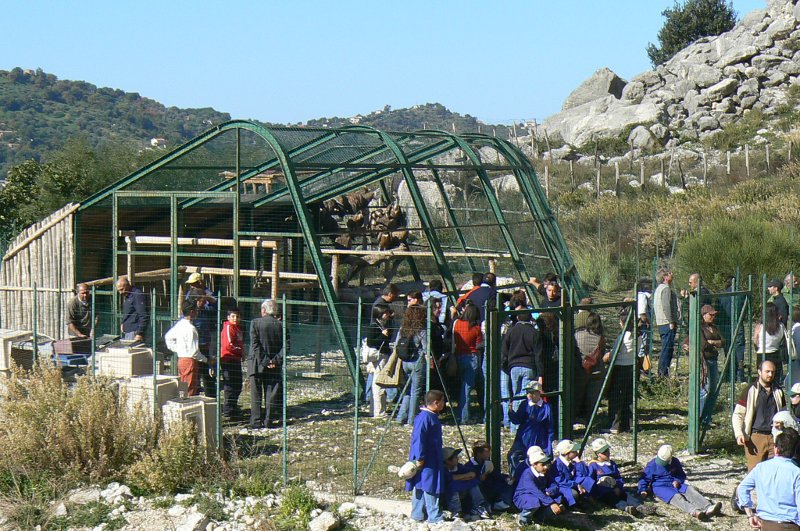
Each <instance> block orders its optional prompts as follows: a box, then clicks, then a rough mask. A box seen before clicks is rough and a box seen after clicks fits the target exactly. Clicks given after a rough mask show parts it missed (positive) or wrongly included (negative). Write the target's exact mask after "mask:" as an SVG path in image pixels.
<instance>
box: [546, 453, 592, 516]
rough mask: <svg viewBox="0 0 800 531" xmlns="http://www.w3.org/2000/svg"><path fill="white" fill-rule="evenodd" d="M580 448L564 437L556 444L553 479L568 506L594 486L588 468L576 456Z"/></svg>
mask: <svg viewBox="0 0 800 531" xmlns="http://www.w3.org/2000/svg"><path fill="white" fill-rule="evenodd" d="M580 449H581V445H580V444H578V443H577V442H573V441H571V440H569V439H564V440H563V441H561V442H559V443H558V445H557V446H556V454H557V456H558V457H556V460H555V467H554V468H555V476H556V477H555V481H556V485H558V489H559V490H560V491H561V494H563V495H564V500H565V501H566V503H567V505H568V506H569V507H572V506H573V505H575V504H576V503H578V500H580V499H581V498H582V497H587V496H588V495H589V492H590V491H591V490H592V487H594V480H592V478H591V477H589V468H588V467H587V466H586V464H585V463H584V462H583V461H581V460H580V457H579V456H578V451H580Z"/></svg>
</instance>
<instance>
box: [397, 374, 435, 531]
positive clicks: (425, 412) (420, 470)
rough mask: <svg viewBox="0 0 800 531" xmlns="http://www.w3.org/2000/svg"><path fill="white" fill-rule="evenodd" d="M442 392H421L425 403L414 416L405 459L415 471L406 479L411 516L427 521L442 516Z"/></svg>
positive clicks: (413, 518)
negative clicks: (440, 504) (440, 498)
mask: <svg viewBox="0 0 800 531" xmlns="http://www.w3.org/2000/svg"><path fill="white" fill-rule="evenodd" d="M444 403H445V401H444V393H443V392H441V391H438V390H435V389H434V390H431V391H428V393H427V394H426V395H425V407H423V408H422V409H420V413H419V414H418V415H417V416H416V417H415V418H414V429H413V431H412V432H411V448H410V449H409V451H408V460H409V461H412V462H415V463H416V466H417V473H416V474H415V475H414V477H412V478H411V479H409V480H407V481H406V490H407V491H410V492H411V519H412V520H416V521H417V522H423V521H425V518H426V514H427V520H428V522H429V523H432V524H434V523H438V522H441V521H443V520H444V516H443V515H442V512H441V510H440V509H439V497H440V496H442V495H443V494H444V487H445V485H444V483H445V469H444V459H443V458H442V424H441V422H439V413H441V411H442V410H443V409H444Z"/></svg>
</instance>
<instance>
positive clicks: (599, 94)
mask: <svg viewBox="0 0 800 531" xmlns="http://www.w3.org/2000/svg"><path fill="white" fill-rule="evenodd" d="M799 84H800V4H798V3H797V0H768V1H767V8H766V9H760V10H755V11H752V12H750V13H748V14H747V15H746V16H744V17H743V18H742V20H741V21H740V22H739V24H737V26H736V27H735V28H733V29H732V30H731V31H729V32H727V33H723V34H722V35H719V36H716V37H706V38H702V39H699V40H698V41H696V42H694V43H692V44H691V45H689V46H688V47H686V48H685V49H683V50H681V51H680V52H678V53H677V54H676V55H675V56H674V57H673V58H672V59H670V60H669V61H668V62H666V63H665V64H663V65H660V66H659V67H658V68H656V69H655V70H650V71H647V72H644V73H642V74H640V75H638V76H636V77H634V78H633V79H631V80H630V81H628V82H625V81H623V80H621V79H620V78H619V77H618V76H616V75H615V74H614V73H613V72H612V71H611V70H608V69H601V70H598V71H597V72H596V73H595V74H594V75H592V76H591V77H590V78H589V79H588V80H586V81H585V82H584V83H582V84H581V86H580V87H578V88H577V89H576V90H575V91H574V92H573V93H572V94H570V96H569V97H568V98H567V100H566V101H565V102H564V106H563V110H562V111H561V112H559V113H557V114H554V115H553V116H550V117H548V118H547V119H545V121H544V128H545V129H546V130H547V131H548V133H549V134H550V136H551V137H553V136H554V135H555V134H557V135H559V136H560V137H561V138H562V139H563V140H564V142H566V143H568V144H571V145H574V146H581V145H584V144H585V143H587V142H589V141H591V140H592V139H594V138H603V137H618V136H620V135H622V134H623V133H629V134H630V137H629V138H628V140H629V142H632V143H633V144H634V146H635V147H647V146H649V145H651V144H652V143H653V142H658V143H660V144H662V145H671V144H672V145H674V144H676V143H677V142H678V141H679V140H686V139H691V140H697V139H703V138H706V137H708V136H710V135H714V134H716V133H717V132H719V131H720V130H721V129H722V128H723V127H725V126H726V125H728V124H730V123H733V122H734V121H735V120H736V119H738V118H740V117H741V116H742V115H743V114H744V113H746V112H748V111H750V110H758V111H762V112H763V113H764V114H765V115H767V116H769V115H770V114H772V113H774V112H775V110H776V108H777V107H778V106H779V105H780V104H782V103H785V102H786V91H787V90H788V88H789V87H790V86H792V85H799ZM634 133H635V134H634ZM648 133H649V135H648Z"/></svg>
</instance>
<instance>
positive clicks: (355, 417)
mask: <svg viewBox="0 0 800 531" xmlns="http://www.w3.org/2000/svg"><path fill="white" fill-rule="evenodd" d="M357 311H358V333H357V336H358V338H357V343H356V345H358V346H357V347H356V348H358V349H359V350H360V349H361V314H362V304H361V297H360V296H359V297H358V310H357ZM429 343H430V342H429ZM358 357H359V359H358V363H356V377H355V378H353V404H354V405H353V409H354V413H353V495H354V496H355V495H356V494H357V493H358V408H359V406H360V404H359V401H358V399H359V397H360V396H361V393H360V392H359V391H360V389H359V386H360V385H361V363H360V360H361V352H360V351H359V356H358ZM372 399H373V400H375V397H373V398H372Z"/></svg>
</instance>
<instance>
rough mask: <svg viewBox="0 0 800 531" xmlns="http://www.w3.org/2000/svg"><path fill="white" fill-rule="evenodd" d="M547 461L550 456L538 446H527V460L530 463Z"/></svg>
mask: <svg viewBox="0 0 800 531" xmlns="http://www.w3.org/2000/svg"><path fill="white" fill-rule="evenodd" d="M548 461H550V457H548V455H547V454H546V453H544V450H542V449H541V448H540V447H538V446H531V447H530V448H528V462H529V463H530V464H532V465H533V464H535V463H547V462H548Z"/></svg>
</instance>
